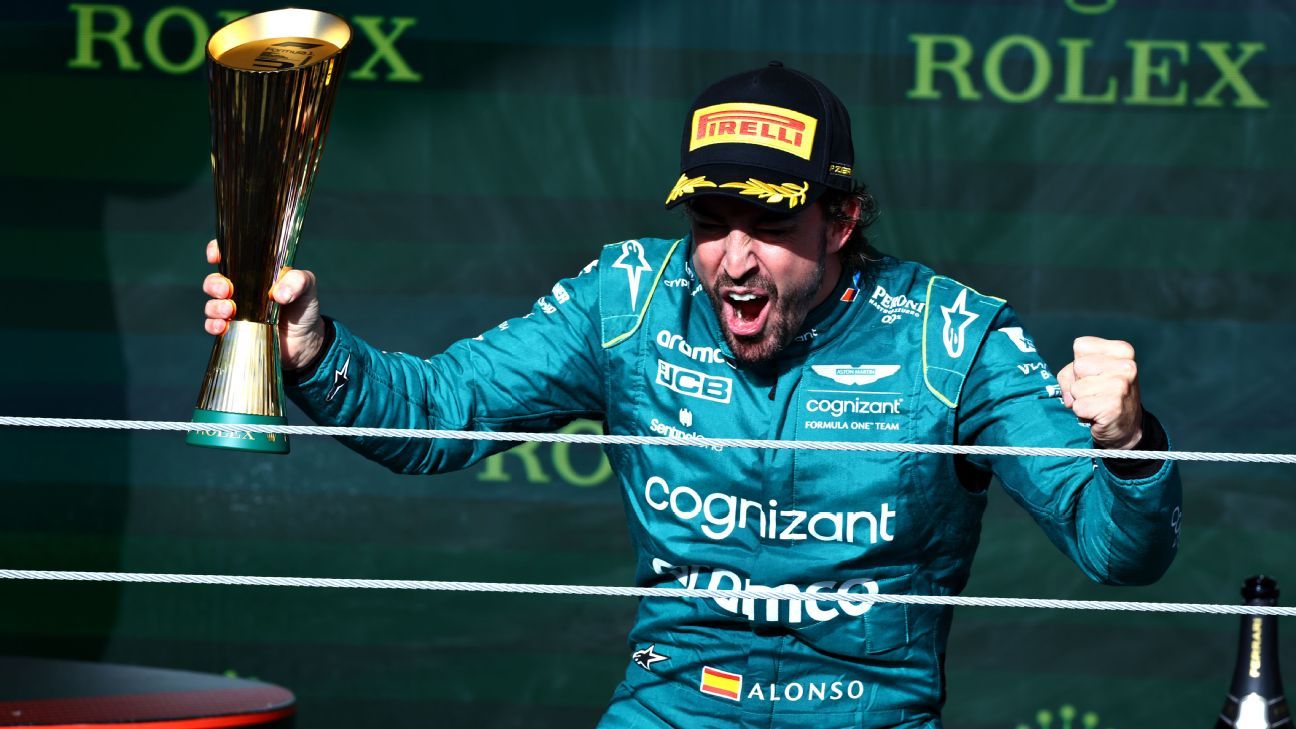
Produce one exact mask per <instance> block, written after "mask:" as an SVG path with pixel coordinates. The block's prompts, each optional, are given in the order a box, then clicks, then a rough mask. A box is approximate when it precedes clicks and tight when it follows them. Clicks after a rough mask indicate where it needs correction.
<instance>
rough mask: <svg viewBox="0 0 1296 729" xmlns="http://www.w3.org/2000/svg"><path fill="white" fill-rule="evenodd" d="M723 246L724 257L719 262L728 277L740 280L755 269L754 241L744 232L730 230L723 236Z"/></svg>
mask: <svg viewBox="0 0 1296 729" xmlns="http://www.w3.org/2000/svg"><path fill="white" fill-rule="evenodd" d="M724 246H725V248H724V259H723V260H721V262H720V263H721V265H722V266H723V267H724V272H725V273H726V274H728V275H729V278H731V279H733V280H734V281H741V280H742V279H743V278H744V277H746V276H747V275H748V274H750V273H752V272H753V271H755V270H756V269H757V267H758V265H759V264H758V262H757V260H756V252H755V250H754V248H755V241H753V240H752V238H751V236H750V235H748V234H747V233H746V232H744V231H741V230H737V229H734V230H730V231H729V235H727V236H725V241H724Z"/></svg>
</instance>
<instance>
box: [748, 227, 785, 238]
mask: <svg viewBox="0 0 1296 729" xmlns="http://www.w3.org/2000/svg"><path fill="white" fill-rule="evenodd" d="M756 233H757V234H758V235H761V236H762V237H768V238H783V237H785V236H787V235H790V234H791V233H792V226H790V225H762V226H760V227H759V228H757V229H756Z"/></svg>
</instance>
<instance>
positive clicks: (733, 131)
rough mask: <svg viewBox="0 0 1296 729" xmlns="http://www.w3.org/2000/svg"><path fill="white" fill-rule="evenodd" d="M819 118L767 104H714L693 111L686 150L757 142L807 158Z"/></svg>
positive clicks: (808, 157)
mask: <svg viewBox="0 0 1296 729" xmlns="http://www.w3.org/2000/svg"><path fill="white" fill-rule="evenodd" d="M818 125H819V121H818V120H817V119H815V118H814V117H810V116H806V115H805V114H801V113H799V112H795V111H792V110H791V109H784V108H782V107H778V106H769V105H767V104H716V105H715V106H707V107H704V108H701V109H698V110H697V111H695V112H693V138H692V140H691V141H690V142H689V151H690V152H692V151H693V150H695V149H699V148H701V147H705V146H707V145H710V144H721V143H734V144H758V145H760V146H762V147H772V148H773V149H777V150H780V151H783V152H787V153H788V154H792V155H796V156H797V157H800V158H801V159H805V160H808V159H810V149H811V147H813V146H814V135H815V128H816V127H817V126H818Z"/></svg>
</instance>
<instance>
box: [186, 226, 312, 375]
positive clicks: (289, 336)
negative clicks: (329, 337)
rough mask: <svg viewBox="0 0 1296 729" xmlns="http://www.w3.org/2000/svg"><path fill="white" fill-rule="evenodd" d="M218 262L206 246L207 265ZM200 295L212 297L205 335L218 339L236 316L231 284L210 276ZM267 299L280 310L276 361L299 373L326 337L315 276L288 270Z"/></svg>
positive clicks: (215, 251)
mask: <svg viewBox="0 0 1296 729" xmlns="http://www.w3.org/2000/svg"><path fill="white" fill-rule="evenodd" d="M220 260H221V254H220V246H219V245H217V243H216V241H211V242H209V243H208V244H207V262H208V263H211V264H217V263H220ZM203 293H205V294H207V295H208V296H210V297H212V298H211V300H209V301H208V302H207V305H206V306H205V307H204V308H203V313H205V314H206V315H207V322H206V329H207V333H208V334H212V335H215V336H220V335H221V334H224V333H225V330H226V329H228V328H229V322H230V320H231V319H234V318H235V317H236V316H237V315H238V312H237V311H235V306H234V302H233V301H231V300H230V299H231V297H233V296H234V284H233V282H231V281H230V280H229V279H228V278H225V277H224V276H222V275H220V274H219V273H213V274H211V275H209V276H207V278H205V279H203ZM270 296H271V297H273V298H274V300H275V301H276V302H278V304H279V306H280V309H279V361H280V362H281V363H282V364H283V367H284V369H285V370H288V371H292V370H299V369H301V368H302V367H304V366H305V365H306V364H308V363H309V362H310V361H311V360H312V359H314V358H315V355H316V354H318V353H319V351H320V348H321V347H323V346H324V340H325V337H326V332H325V329H324V319H323V318H321V317H320V308H319V297H318V296H316V293H315V274H313V273H311V272H310V271H300V270H297V269H288V270H287V271H285V272H284V274H283V275H282V276H280V277H279V280H278V281H276V282H275V284H274V286H273V287H272V288H271V289H270Z"/></svg>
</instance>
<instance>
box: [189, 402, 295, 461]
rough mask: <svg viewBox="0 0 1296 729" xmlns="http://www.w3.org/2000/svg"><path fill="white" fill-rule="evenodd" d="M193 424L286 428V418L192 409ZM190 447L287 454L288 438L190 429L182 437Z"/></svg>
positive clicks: (272, 434)
mask: <svg viewBox="0 0 1296 729" xmlns="http://www.w3.org/2000/svg"><path fill="white" fill-rule="evenodd" d="M192 422H195V423H222V424H229V425H287V423H288V419H287V418H285V417H284V416H282V415H248V414H247V413H225V412H221V411H219V410H204V409H203V408H194V414H193V421H192ZM185 442H186V443H188V444H189V445H194V446H202V447H203V448H225V449H228V450H234V451H251V452H253V453H273V454H277V455H284V454H286V453H288V436H287V435H286V434H283V433H248V432H243V433H239V432H234V431H220V430H191V431H189V435H187V436H185Z"/></svg>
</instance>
